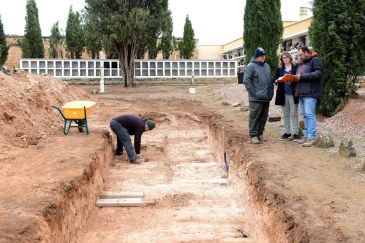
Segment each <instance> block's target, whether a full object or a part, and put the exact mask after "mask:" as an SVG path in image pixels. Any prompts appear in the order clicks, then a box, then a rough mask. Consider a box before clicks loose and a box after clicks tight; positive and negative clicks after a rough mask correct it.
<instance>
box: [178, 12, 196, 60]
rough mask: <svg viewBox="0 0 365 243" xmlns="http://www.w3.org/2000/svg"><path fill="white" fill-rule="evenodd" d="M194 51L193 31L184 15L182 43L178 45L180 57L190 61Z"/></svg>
mask: <svg viewBox="0 0 365 243" xmlns="http://www.w3.org/2000/svg"><path fill="white" fill-rule="evenodd" d="M194 49H195V40H194V29H193V26H192V24H191V21H190V19H189V16H188V15H186V18H185V25H184V35H183V39H182V41H181V42H180V43H179V50H180V56H181V57H182V58H183V59H190V58H191V57H192V56H193V52H194Z"/></svg>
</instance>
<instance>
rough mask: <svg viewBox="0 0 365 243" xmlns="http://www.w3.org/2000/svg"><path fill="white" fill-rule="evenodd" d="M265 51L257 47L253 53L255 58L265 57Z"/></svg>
mask: <svg viewBox="0 0 365 243" xmlns="http://www.w3.org/2000/svg"><path fill="white" fill-rule="evenodd" d="M265 55H266V53H265V50H264V49H263V48H262V47H257V48H256V51H255V58H257V57H261V56H265Z"/></svg>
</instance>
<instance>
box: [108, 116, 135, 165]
mask: <svg viewBox="0 0 365 243" xmlns="http://www.w3.org/2000/svg"><path fill="white" fill-rule="evenodd" d="M110 128H111V129H112V130H113V132H114V133H115V135H117V151H118V149H122V150H123V147H124V148H125V150H126V151H127V154H128V158H129V161H135V160H136V159H137V154H136V152H135V151H134V148H133V146H132V141H131V137H130V136H129V133H128V131H127V129H125V128H124V127H123V126H122V124H120V123H119V122H117V121H116V120H112V121H111V122H110ZM122 150H121V151H120V152H122Z"/></svg>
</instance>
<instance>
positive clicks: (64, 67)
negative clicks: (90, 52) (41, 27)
mask: <svg viewBox="0 0 365 243" xmlns="http://www.w3.org/2000/svg"><path fill="white" fill-rule="evenodd" d="M20 68H21V69H22V70H25V71H27V72H30V73H34V74H48V75H50V76H53V77H56V78H70V79H72V78H73V79H79V78H88V79H93V78H95V79H96V78H101V73H102V72H103V76H104V78H122V76H123V75H122V73H121V70H120V66H119V61H118V60H114V59H105V60H100V59H95V60H84V59H83V60H82V59H21V60H20ZM236 73H237V62H236V61H233V60H142V59H138V60H135V70H134V76H135V77H136V78H187V77H191V76H192V75H194V77H204V78H226V77H236V75H237V74H236Z"/></svg>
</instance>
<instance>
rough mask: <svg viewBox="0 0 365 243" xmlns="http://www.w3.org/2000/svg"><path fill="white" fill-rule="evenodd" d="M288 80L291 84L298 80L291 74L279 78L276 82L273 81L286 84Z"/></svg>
mask: <svg viewBox="0 0 365 243" xmlns="http://www.w3.org/2000/svg"><path fill="white" fill-rule="evenodd" d="M289 80H291V82H298V81H299V78H298V76H296V75H293V74H286V75H284V76H282V77H280V78H278V79H277V80H275V83H285V82H288V81H289Z"/></svg>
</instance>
